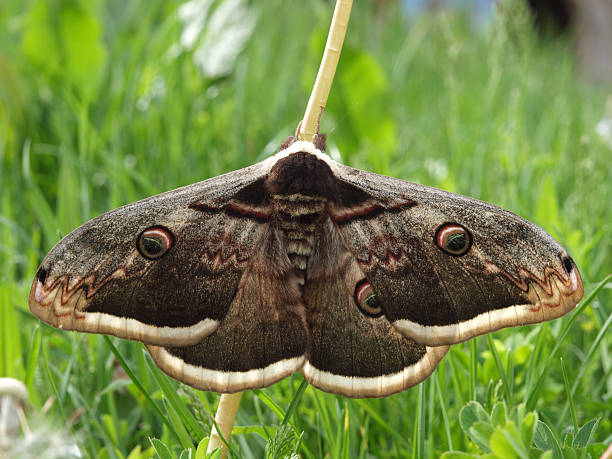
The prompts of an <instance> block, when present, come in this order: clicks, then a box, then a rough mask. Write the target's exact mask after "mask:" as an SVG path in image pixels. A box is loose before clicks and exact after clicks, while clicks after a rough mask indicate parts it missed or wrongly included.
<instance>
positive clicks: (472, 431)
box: [467, 421, 494, 451]
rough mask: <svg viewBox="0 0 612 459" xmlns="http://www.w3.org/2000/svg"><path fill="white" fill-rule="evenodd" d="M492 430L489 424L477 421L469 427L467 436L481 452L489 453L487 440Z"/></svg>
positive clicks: (489, 448)
mask: <svg viewBox="0 0 612 459" xmlns="http://www.w3.org/2000/svg"><path fill="white" fill-rule="evenodd" d="M493 430H494V427H493V425H491V424H490V423H489V422H483V421H477V422H475V423H473V424H472V425H471V426H470V428H469V430H468V432H467V434H468V436H469V437H470V439H471V440H472V441H473V442H474V443H476V444H477V445H478V446H479V447H480V448H481V449H482V450H484V451H491V447H490V445H489V439H490V438H491V435H492V434H493Z"/></svg>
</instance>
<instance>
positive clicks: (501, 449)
mask: <svg viewBox="0 0 612 459" xmlns="http://www.w3.org/2000/svg"><path fill="white" fill-rule="evenodd" d="M489 443H490V445H491V452H492V453H493V454H494V455H495V457H497V458H499V459H517V458H519V457H520V456H519V455H518V454H517V453H516V451H515V450H514V448H513V447H512V444H511V443H510V442H509V441H508V438H507V437H506V435H504V430H503V428H501V427H498V428H497V429H495V431H494V432H493V434H492V435H491V439H490V442H489Z"/></svg>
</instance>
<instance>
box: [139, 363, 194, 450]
mask: <svg viewBox="0 0 612 459" xmlns="http://www.w3.org/2000/svg"><path fill="white" fill-rule="evenodd" d="M145 361H146V363H147V366H148V368H149V371H150V372H151V374H152V375H153V377H154V378H155V381H157V384H158V385H159V387H160V389H161V390H162V393H163V394H164V395H165V396H166V398H167V399H168V403H170V405H172V408H173V409H174V411H175V412H176V413H177V415H178V416H179V418H180V419H181V421H182V423H183V424H184V425H185V426H186V428H187V430H188V431H189V432H190V434H191V435H192V437H193V441H195V442H198V441H200V440H201V439H202V438H204V436H206V432H204V429H202V426H200V424H199V423H198V421H197V420H196V418H195V417H194V415H193V414H192V413H191V411H190V410H189V407H188V406H187V404H186V403H185V402H184V401H183V399H182V398H181V397H179V395H178V393H177V391H176V386H175V385H174V384H172V383H171V382H170V381H169V379H168V377H167V376H166V375H165V374H163V373H162V372H161V371H160V370H159V369H158V368H157V366H155V364H154V363H153V361H152V360H151V358H150V356H149V355H147V356H145Z"/></svg>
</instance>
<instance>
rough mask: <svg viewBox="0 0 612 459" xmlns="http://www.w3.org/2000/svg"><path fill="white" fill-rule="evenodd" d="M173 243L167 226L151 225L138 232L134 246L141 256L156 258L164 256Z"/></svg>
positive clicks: (172, 237)
mask: <svg viewBox="0 0 612 459" xmlns="http://www.w3.org/2000/svg"><path fill="white" fill-rule="evenodd" d="M173 245H174V236H173V235H172V233H171V232H170V230H169V229H168V228H165V227H163V226H151V227H150V228H147V229H146V230H144V231H143V232H142V233H140V236H138V242H137V243H136V248H137V249H138V252H140V254H141V255H142V256H143V257H145V258H147V259H149V260H157V259H158V258H160V257H162V256H164V254H165V253H166V252H167V251H168V250H170V248H171V247H172V246H173Z"/></svg>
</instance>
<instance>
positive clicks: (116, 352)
mask: <svg viewBox="0 0 612 459" xmlns="http://www.w3.org/2000/svg"><path fill="white" fill-rule="evenodd" d="M104 341H105V343H106V345H107V346H108V347H109V349H110V350H111V352H112V353H113V354H114V355H115V358H116V359H117V361H118V362H119V365H121V368H123V371H125V372H126V374H127V375H128V377H129V378H130V379H131V380H132V382H133V383H134V385H135V386H136V387H137V388H138V390H139V391H140V393H141V394H142V395H144V397H145V398H146V399H147V402H148V403H149V405H150V406H151V408H153V409H154V410H155V411H156V412H157V414H158V416H159V418H160V419H161V420H162V422H163V423H164V424H165V425H166V426H167V427H168V430H169V431H170V432H172V435H174V437H175V438H176V439H177V440H178V441H180V438H179V435H178V432H177V431H176V429H175V428H174V426H173V425H172V423H171V422H170V421H169V420H168V416H166V415H165V414H164V412H163V410H162V409H161V408H160V406H159V405H158V404H157V403H155V401H154V400H153V397H152V396H151V394H150V393H149V391H147V390H146V389H145V387H144V386H143V385H142V383H141V382H140V380H139V379H138V378H137V377H136V375H135V374H134V372H133V371H132V369H131V368H130V366H129V365H128V364H127V362H126V361H125V359H124V358H123V356H122V355H121V353H120V352H119V350H118V349H117V348H116V347H115V345H114V344H113V342H112V341H111V339H110V338H109V337H108V336H107V335H104Z"/></svg>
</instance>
